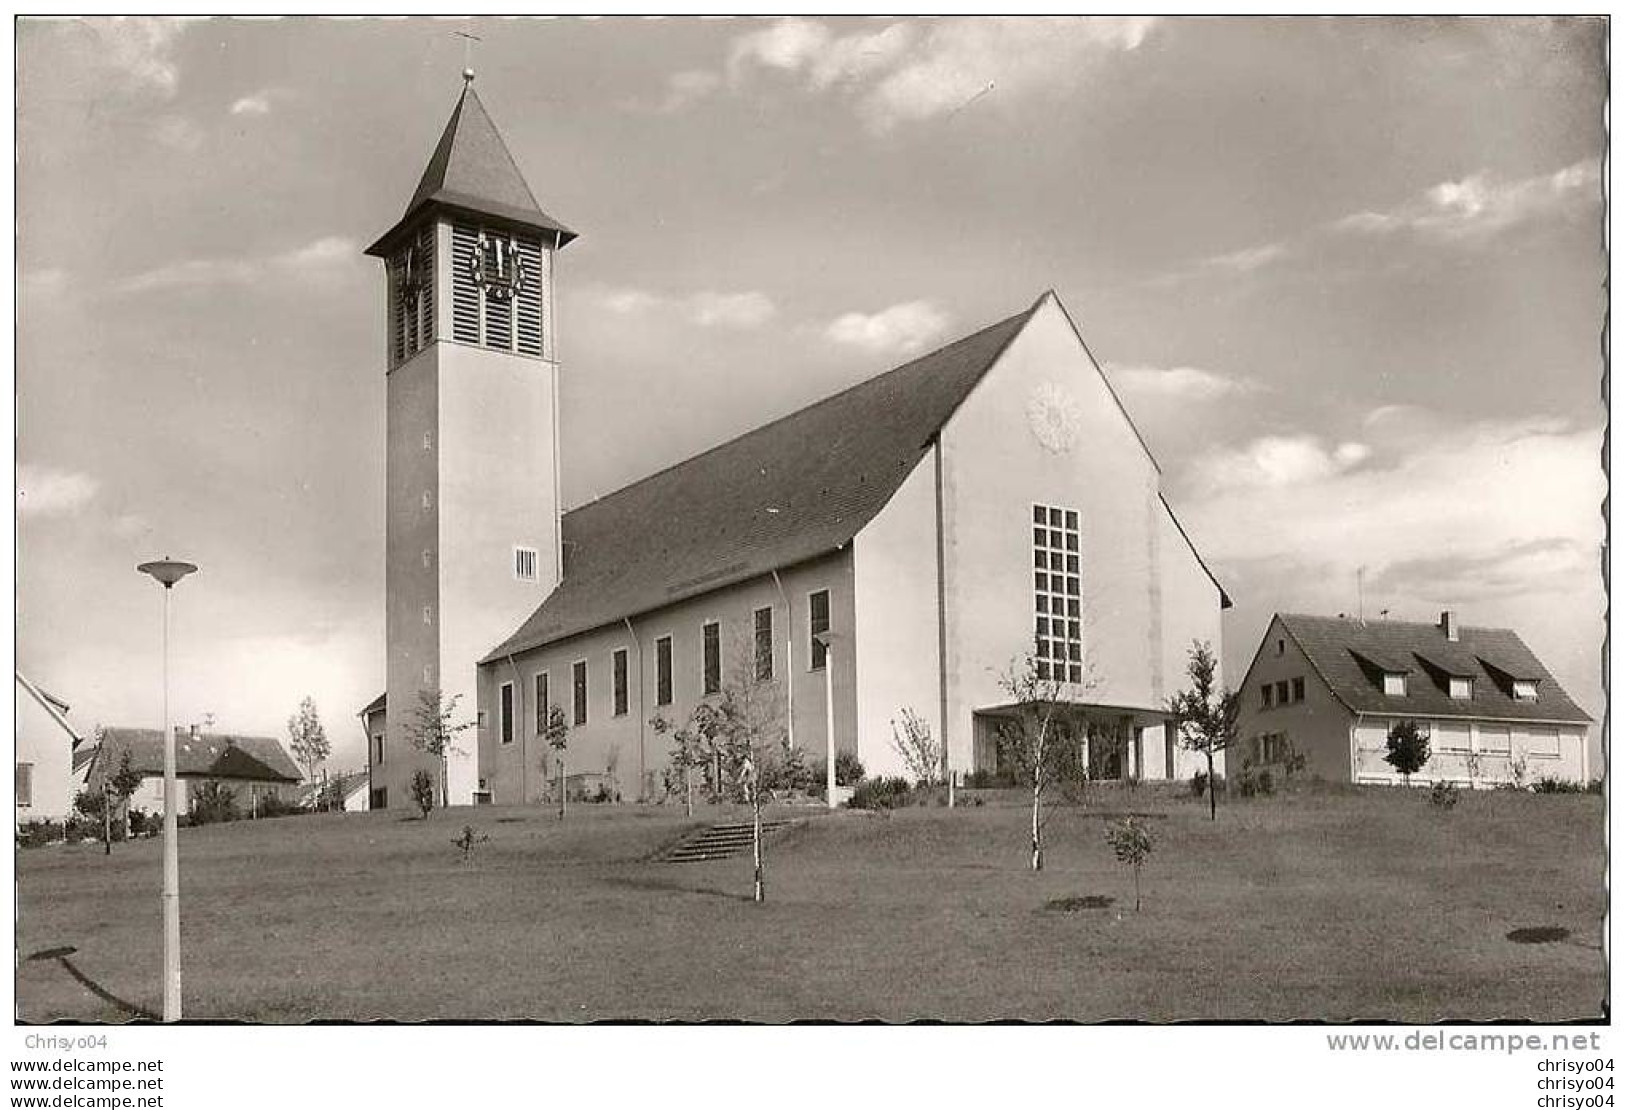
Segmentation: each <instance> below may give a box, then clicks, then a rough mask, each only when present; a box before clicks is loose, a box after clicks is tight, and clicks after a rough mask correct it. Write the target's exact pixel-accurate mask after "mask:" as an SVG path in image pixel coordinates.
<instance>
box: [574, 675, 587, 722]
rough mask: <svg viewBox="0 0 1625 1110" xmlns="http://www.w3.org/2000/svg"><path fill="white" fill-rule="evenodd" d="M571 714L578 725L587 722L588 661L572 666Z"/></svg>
mask: <svg viewBox="0 0 1625 1110" xmlns="http://www.w3.org/2000/svg"><path fill="white" fill-rule="evenodd" d="M570 716H571V720H573V721H574V722H575V723H576V724H578V725H584V724H586V723H587V661H586V660H585V659H583V660H581V661H579V662H577V663H574V664H572V665H571V667H570Z"/></svg>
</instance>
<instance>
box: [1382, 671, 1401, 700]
mask: <svg viewBox="0 0 1625 1110" xmlns="http://www.w3.org/2000/svg"><path fill="white" fill-rule="evenodd" d="M1382 692H1383V693H1384V694H1387V695H1388V696H1389V697H1391V698H1402V697H1404V696H1405V675H1404V672H1402V671H1385V672H1383V676H1382Z"/></svg>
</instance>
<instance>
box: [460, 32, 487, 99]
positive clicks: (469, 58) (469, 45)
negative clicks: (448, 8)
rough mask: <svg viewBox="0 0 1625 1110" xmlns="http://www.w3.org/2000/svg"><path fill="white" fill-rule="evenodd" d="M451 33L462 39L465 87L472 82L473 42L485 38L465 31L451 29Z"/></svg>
mask: <svg viewBox="0 0 1625 1110" xmlns="http://www.w3.org/2000/svg"><path fill="white" fill-rule="evenodd" d="M452 34H454V35H456V36H457V37H458V38H460V39H462V40H463V87H464V88H465V89H466V88H467V87H468V86H470V85H472V84H473V83H474V44H475V43H476V42H484V41H485V40H484V39H482V38H480V36H478V35H472V34H469V33H468V32H467V31H453V32H452Z"/></svg>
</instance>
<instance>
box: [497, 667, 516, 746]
mask: <svg viewBox="0 0 1625 1110" xmlns="http://www.w3.org/2000/svg"><path fill="white" fill-rule="evenodd" d="M497 727H498V730H499V731H498V735H500V736H501V737H502V742H503V743H504V744H512V743H513V683H511V682H504V683H503V684H502V690H501V693H500V695H499V696H498V698H497Z"/></svg>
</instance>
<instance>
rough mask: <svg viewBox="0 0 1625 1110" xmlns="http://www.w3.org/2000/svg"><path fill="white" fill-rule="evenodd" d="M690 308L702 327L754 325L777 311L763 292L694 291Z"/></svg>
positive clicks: (753, 326)
mask: <svg viewBox="0 0 1625 1110" xmlns="http://www.w3.org/2000/svg"><path fill="white" fill-rule="evenodd" d="M689 311H690V313H691V314H692V316H693V319H694V322H695V323H696V324H699V325H700V326H701V327H706V328H709V327H725V328H755V327H760V326H761V325H763V324H765V323H767V322H768V321H769V320H771V319H772V318H773V316H774V314H775V313H776V312H777V311H778V310H777V309H776V308H775V307H774V306H773V302H772V301H771V300H770V299H769V298H768V297H767V295H766V294H764V293H755V292H752V293H696V294H695V295H694V296H693V297H691V298H690V299H689Z"/></svg>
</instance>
